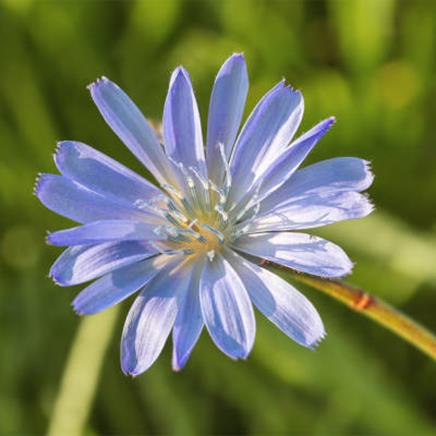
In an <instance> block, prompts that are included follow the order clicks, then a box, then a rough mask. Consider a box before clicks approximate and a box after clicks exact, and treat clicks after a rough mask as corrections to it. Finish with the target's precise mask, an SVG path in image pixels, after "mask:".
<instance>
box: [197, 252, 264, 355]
mask: <svg viewBox="0 0 436 436" xmlns="http://www.w3.org/2000/svg"><path fill="white" fill-rule="evenodd" d="M200 303H201V310H202V313H203V319H204V322H205V324H206V327H207V329H208V331H209V334H210V336H211V337H212V339H213V341H214V342H215V344H216V346H217V347H218V348H219V349H220V350H221V351H222V352H223V353H225V354H227V355H228V356H230V357H232V358H234V359H241V358H242V359H244V358H246V357H247V356H248V354H249V353H250V351H251V348H252V347H253V343H254V337H255V333H256V325H255V319H254V313H253V307H252V305H251V302H250V299H249V297H248V294H247V291H246V289H245V287H244V285H243V283H242V282H241V279H240V278H239V277H238V275H237V274H236V273H235V271H234V270H233V268H232V266H231V265H230V264H229V262H228V261H227V260H225V259H224V258H222V257H221V256H219V257H215V259H214V260H213V261H212V262H210V261H206V264H205V267H204V270H203V274H202V276H201V279H200Z"/></svg>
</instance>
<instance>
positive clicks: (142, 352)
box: [121, 256, 192, 376]
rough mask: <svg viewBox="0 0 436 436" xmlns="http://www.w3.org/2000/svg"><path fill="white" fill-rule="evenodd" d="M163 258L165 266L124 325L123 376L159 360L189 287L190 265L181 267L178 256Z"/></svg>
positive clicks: (144, 292)
mask: <svg viewBox="0 0 436 436" xmlns="http://www.w3.org/2000/svg"><path fill="white" fill-rule="evenodd" d="M165 257H166V258H167V259H166V260H165ZM165 257H164V256H162V259H163V261H164V262H166V265H165V264H163V265H162V266H161V272H160V273H159V274H158V275H157V276H156V277H155V278H154V279H153V280H152V281H151V282H150V283H149V284H148V286H146V288H145V289H144V290H143V291H142V292H141V293H140V294H139V296H138V297H137V298H136V300H135V302H134V303H133V305H132V307H131V309H130V311H129V315H128V316H127V319H126V322H125V324H124V329H123V335H122V339H121V367H122V369H123V371H124V373H125V374H131V375H134V376H135V375H138V374H140V373H142V372H144V371H146V370H147V369H148V368H149V367H150V366H151V365H152V364H153V363H154V361H155V360H156V359H157V358H158V356H159V354H160V353H161V351H162V349H163V347H164V345H165V342H166V340H167V337H168V335H169V333H170V331H171V329H172V327H173V325H174V321H175V319H176V316H177V311H178V307H179V304H180V296H181V295H185V294H186V290H187V287H188V286H189V283H190V280H191V273H192V264H191V265H182V261H183V257H182V258H181V257H180V256H177V257H176V258H174V256H172V258H171V259H168V256H165Z"/></svg>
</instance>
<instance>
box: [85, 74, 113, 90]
mask: <svg viewBox="0 0 436 436" xmlns="http://www.w3.org/2000/svg"><path fill="white" fill-rule="evenodd" d="M107 83H112V82H111V81H110V80H109V79H108V78H107V77H106V76H101V77H98V78H97V79H96V80H94V82H91V83H90V84H89V85H87V86H86V89H88V90H89V91H91V93H92V91H94V90H95V88H97V87H98V86H100V85H102V84H107Z"/></svg>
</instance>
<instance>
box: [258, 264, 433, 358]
mask: <svg viewBox="0 0 436 436" xmlns="http://www.w3.org/2000/svg"><path fill="white" fill-rule="evenodd" d="M260 264H261V265H262V266H267V267H270V268H271V269H276V270H285V271H286V272H288V273H290V274H291V275H292V278H294V279H296V280H298V281H299V282H301V283H305V284H307V285H309V286H311V287H313V288H315V289H318V290H319V291H322V292H324V293H325V294H327V295H329V296H330V297H333V298H335V299H336V300H339V301H341V302H342V303H344V304H345V305H347V306H348V307H350V308H351V309H353V310H355V311H356V312H359V313H361V314H363V315H365V316H367V317H368V318H371V319H373V320H374V321H376V322H378V323H379V324H381V325H383V326H384V327H386V328H387V329H389V330H391V331H392V332H393V333H395V334H396V335H398V336H400V337H402V338H403V339H405V340H406V341H407V342H409V344H411V345H413V346H415V347H416V348H418V349H420V350H421V351H422V352H424V353H425V354H427V355H428V356H430V357H431V358H432V359H433V360H436V336H435V335H434V334H433V333H432V332H431V331H429V330H428V329H426V328H425V327H423V326H421V325H420V324H418V323H417V322H415V321H414V320H412V319H411V318H409V317H408V316H406V315H405V314H403V313H401V312H400V311H399V310H397V309H395V308H394V307H392V306H390V305H389V304H387V303H385V302H384V301H383V300H381V299H380V298H376V297H374V296H372V295H370V294H369V293H368V292H366V291H364V290H363V289H359V288H356V287H354V286H350V285H347V284H345V283H342V282H340V281H337V280H330V279H324V278H320V277H315V276H311V275H308V274H303V273H299V272H297V271H294V270H292V269H290V268H287V267H283V266H281V265H277V264H274V263H272V262H269V261H265V260H263V261H261V262H260Z"/></svg>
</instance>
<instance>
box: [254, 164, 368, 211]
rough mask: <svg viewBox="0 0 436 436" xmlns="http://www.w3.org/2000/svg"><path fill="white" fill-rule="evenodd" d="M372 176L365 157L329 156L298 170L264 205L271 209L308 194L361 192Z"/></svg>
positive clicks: (263, 208)
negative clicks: (330, 157) (331, 157)
mask: <svg viewBox="0 0 436 436" xmlns="http://www.w3.org/2000/svg"><path fill="white" fill-rule="evenodd" d="M373 180H374V176H373V174H372V172H371V169H370V168H369V162H367V161H365V160H363V159H358V158H355V157H338V158H334V159H328V160H324V161H321V162H317V163H315V164H313V165H309V166H307V167H305V168H303V169H300V170H298V171H296V172H295V173H294V174H293V175H292V177H290V178H289V179H288V180H287V181H286V182H285V183H284V184H283V185H282V186H281V187H280V188H279V189H277V190H276V191H274V192H273V193H272V194H271V195H269V196H268V197H266V198H265V199H264V200H263V201H262V204H261V208H262V210H265V211H268V210H271V209H273V208H275V207H277V206H279V205H282V204H283V203H285V202H287V201H288V200H290V199H292V198H295V197H299V196H307V195H309V194H317V195H323V194H330V193H334V192H339V191H356V192H360V191H364V190H365V189H367V188H369V187H370V186H371V184H372V181H373Z"/></svg>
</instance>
